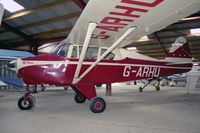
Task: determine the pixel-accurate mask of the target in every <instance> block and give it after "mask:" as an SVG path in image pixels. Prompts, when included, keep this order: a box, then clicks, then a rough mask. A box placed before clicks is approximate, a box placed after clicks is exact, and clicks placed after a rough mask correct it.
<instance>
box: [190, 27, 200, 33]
mask: <svg viewBox="0 0 200 133" xmlns="http://www.w3.org/2000/svg"><path fill="white" fill-rule="evenodd" d="M190 33H191V34H200V28H195V29H190Z"/></svg>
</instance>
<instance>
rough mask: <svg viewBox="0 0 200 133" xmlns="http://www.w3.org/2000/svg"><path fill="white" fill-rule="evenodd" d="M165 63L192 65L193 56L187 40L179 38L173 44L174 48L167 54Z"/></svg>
mask: <svg viewBox="0 0 200 133" xmlns="http://www.w3.org/2000/svg"><path fill="white" fill-rule="evenodd" d="M165 61H167V62H177V63H178V62H183V63H192V54H191V52H190V48H189V45H188V43H187V40H186V39H185V38H184V37H179V38H177V39H176V41H175V43H174V44H172V48H171V49H170V51H169V53H168V54H167V56H166V58H165Z"/></svg>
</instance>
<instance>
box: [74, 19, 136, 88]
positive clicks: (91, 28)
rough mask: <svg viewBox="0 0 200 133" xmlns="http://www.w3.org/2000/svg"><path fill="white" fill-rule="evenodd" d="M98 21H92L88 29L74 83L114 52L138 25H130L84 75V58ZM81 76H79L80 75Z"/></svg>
mask: <svg viewBox="0 0 200 133" xmlns="http://www.w3.org/2000/svg"><path fill="white" fill-rule="evenodd" d="M96 26H97V23H95V22H90V23H89V26H88V30H87V34H86V37H85V41H84V44H83V48H82V51H81V55H80V59H79V62H78V66H77V68H76V72H75V76H74V79H73V84H77V83H78V82H79V81H80V80H81V79H82V78H84V76H85V75H87V74H88V73H89V72H90V71H91V70H92V69H93V68H94V67H95V66H96V65H97V64H98V63H99V62H100V61H101V60H102V59H104V57H105V56H107V55H108V54H109V53H110V52H112V51H113V50H114V49H115V48H116V47H117V46H118V45H119V44H120V43H121V42H122V41H123V40H124V39H125V38H126V37H127V36H128V35H129V34H130V33H131V32H133V31H134V30H135V29H136V28H137V27H135V26H133V27H130V28H129V29H128V30H127V31H126V32H125V33H124V34H123V35H122V36H121V37H120V38H119V39H118V40H117V41H116V42H115V43H113V45H112V46H111V47H110V48H109V49H107V50H106V51H105V52H104V53H103V54H102V55H101V56H100V57H99V58H98V59H97V60H96V61H95V62H94V63H93V64H92V65H91V66H90V67H89V68H88V69H87V70H86V71H85V72H84V73H83V74H82V75H80V76H79V73H80V70H81V66H82V64H83V59H84V57H85V54H86V51H87V48H88V45H89V42H90V38H91V36H92V32H93V31H94V29H95V28H96ZM78 76H79V77H78Z"/></svg>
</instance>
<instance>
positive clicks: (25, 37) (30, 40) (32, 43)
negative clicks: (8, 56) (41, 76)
mask: <svg viewBox="0 0 200 133" xmlns="http://www.w3.org/2000/svg"><path fill="white" fill-rule="evenodd" d="M1 27H3V28H4V29H6V30H8V31H10V32H13V33H15V34H16V35H18V36H19V37H20V38H22V39H23V40H24V41H25V42H27V43H28V44H29V45H30V52H32V51H31V49H32V48H31V47H34V51H33V53H34V54H36V55H37V43H36V41H35V40H34V39H33V38H32V37H31V36H28V35H26V34H25V33H23V32H21V31H19V30H18V29H16V28H13V27H12V26H10V25H8V24H7V23H5V22H3V21H2V23H1Z"/></svg>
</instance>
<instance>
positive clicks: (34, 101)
mask: <svg viewBox="0 0 200 133" xmlns="http://www.w3.org/2000/svg"><path fill="white" fill-rule="evenodd" d="M29 97H30V98H31V99H32V101H33V107H35V104H36V100H35V98H34V96H32V95H29Z"/></svg>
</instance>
